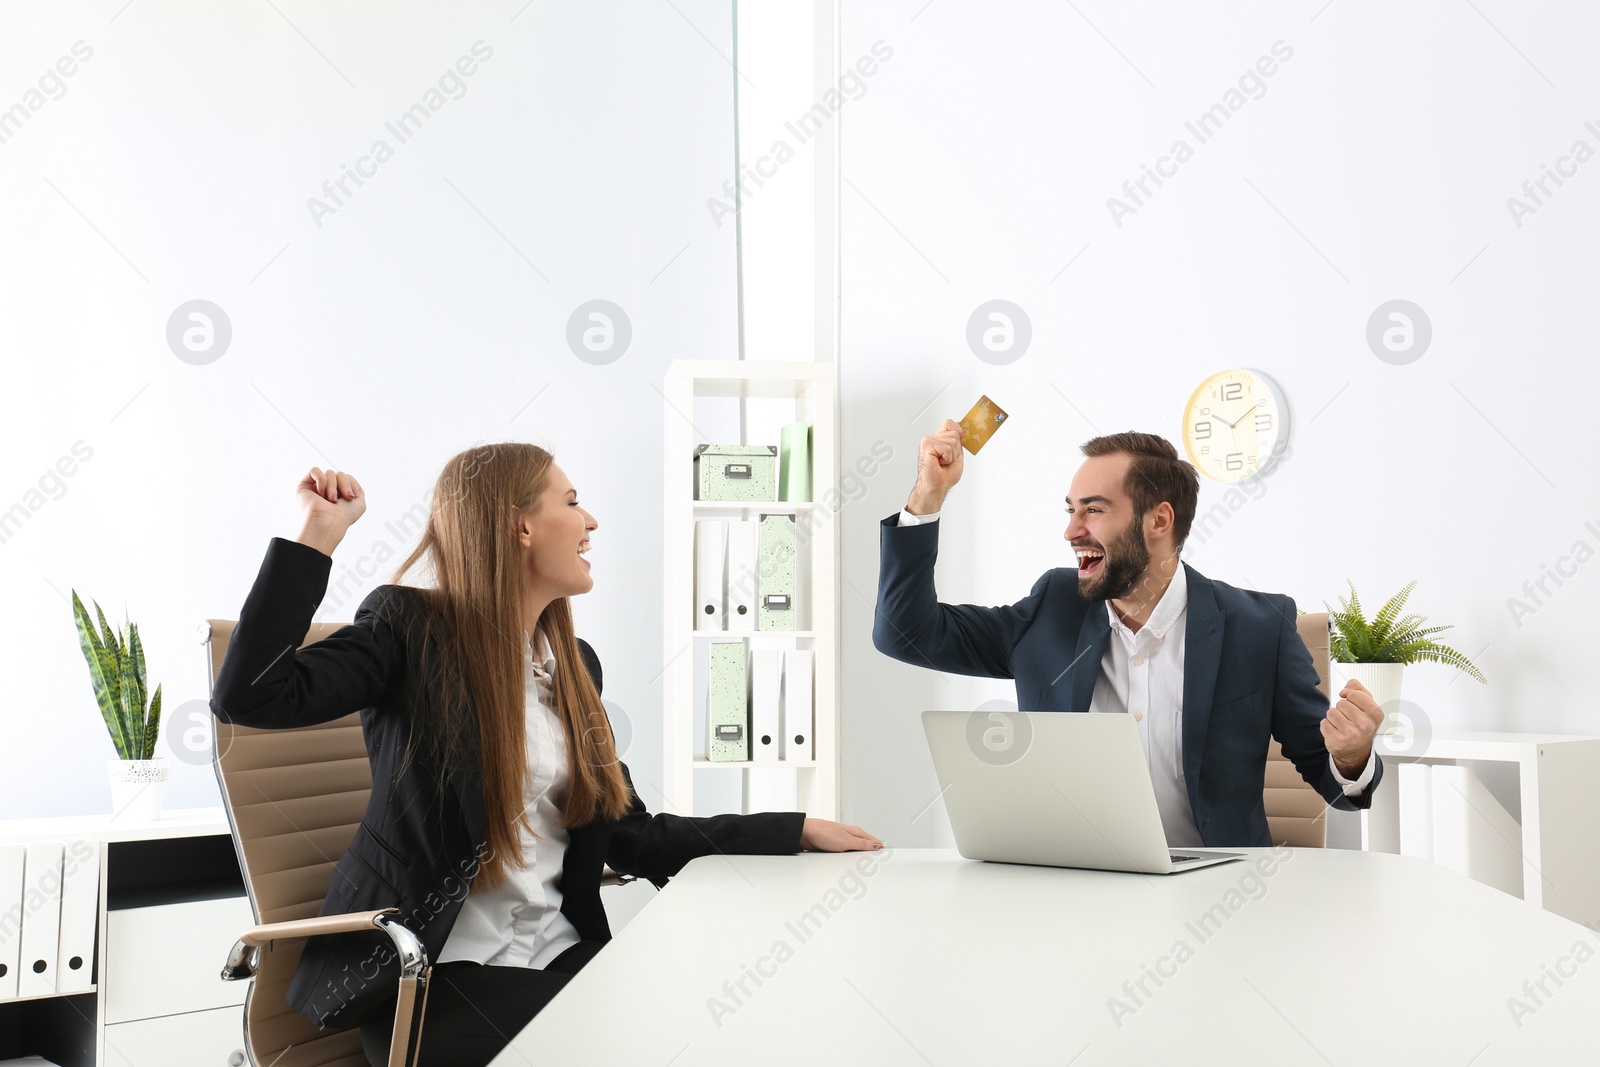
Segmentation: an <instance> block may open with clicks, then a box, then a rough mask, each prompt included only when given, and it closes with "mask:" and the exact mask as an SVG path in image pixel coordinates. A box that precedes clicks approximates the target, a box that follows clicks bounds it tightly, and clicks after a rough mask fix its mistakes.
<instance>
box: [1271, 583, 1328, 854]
mask: <svg viewBox="0 0 1600 1067" xmlns="http://www.w3.org/2000/svg"><path fill="white" fill-rule="evenodd" d="M1295 628H1296V629H1297V630H1299V632H1300V640H1302V641H1304V642H1305V645H1306V649H1307V650H1308V651H1309V652H1310V653H1311V663H1312V665H1313V666H1315V667H1316V669H1317V688H1318V689H1320V690H1322V695H1323V696H1327V695H1328V613H1327V612H1325V611H1319V612H1314V613H1312V614H1308V615H1301V616H1300V617H1299V619H1297V620H1296V623H1295ZM1262 799H1263V800H1264V801H1265V803H1266V808H1267V826H1268V828H1269V829H1270V830H1271V831H1272V843H1273V844H1275V845H1291V846H1294V847H1296V848H1323V847H1325V846H1326V845H1327V843H1328V802H1327V801H1326V800H1324V799H1323V798H1322V794H1321V793H1318V792H1317V791H1316V790H1315V789H1313V788H1312V787H1311V786H1310V785H1309V784H1308V783H1307V782H1306V780H1305V779H1304V778H1301V777H1300V772H1299V771H1297V770H1295V769H1294V764H1293V763H1290V762H1289V759H1288V757H1286V756H1285V755H1284V754H1283V750H1282V749H1281V748H1280V747H1279V746H1278V742H1277V741H1275V740H1274V741H1271V742H1269V744H1268V749H1267V777H1266V788H1265V790H1264V791H1263V794H1262Z"/></svg>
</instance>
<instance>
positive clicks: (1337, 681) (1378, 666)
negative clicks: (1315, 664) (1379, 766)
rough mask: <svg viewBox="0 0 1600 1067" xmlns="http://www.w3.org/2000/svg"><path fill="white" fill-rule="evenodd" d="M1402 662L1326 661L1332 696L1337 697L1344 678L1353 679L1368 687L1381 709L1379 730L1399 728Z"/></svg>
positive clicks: (1389, 730) (1384, 732) (1346, 679)
mask: <svg viewBox="0 0 1600 1067" xmlns="http://www.w3.org/2000/svg"><path fill="white" fill-rule="evenodd" d="M1405 669H1406V665H1405V664H1404V663H1339V662H1333V663H1330V664H1328V675H1329V679H1328V680H1329V681H1330V682H1331V683H1332V686H1331V688H1332V694H1331V695H1332V696H1333V699H1334V700H1338V699H1339V690H1341V689H1343V688H1344V684H1345V682H1347V681H1349V680H1351V679H1354V680H1356V681H1358V682H1360V683H1361V684H1362V685H1364V686H1366V687H1367V691H1368V692H1370V693H1371V694H1372V699H1373V700H1374V701H1376V702H1377V704H1378V707H1380V708H1382V709H1383V725H1382V726H1380V727H1378V733H1379V734H1391V733H1394V732H1395V731H1396V730H1397V729H1400V728H1401V724H1400V723H1399V722H1398V721H1397V720H1396V719H1395V712H1397V711H1398V710H1399V704H1400V681H1401V678H1402V676H1403V675H1404V673H1405Z"/></svg>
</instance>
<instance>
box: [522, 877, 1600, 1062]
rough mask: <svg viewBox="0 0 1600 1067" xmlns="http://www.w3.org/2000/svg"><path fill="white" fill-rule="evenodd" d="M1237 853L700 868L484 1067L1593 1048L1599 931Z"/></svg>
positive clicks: (1461, 893)
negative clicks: (1176, 862) (1095, 867)
mask: <svg viewBox="0 0 1600 1067" xmlns="http://www.w3.org/2000/svg"><path fill="white" fill-rule="evenodd" d="M1240 851H1244V852H1246V853H1247V855H1248V857H1249V858H1248V859H1247V860H1245V861H1241V862H1235V863H1230V864H1223V865H1220V866H1216V867H1211V868H1206V869H1202V870H1196V871H1189V872H1186V873H1183V874H1178V875H1170V876H1165V877H1162V876H1154V875H1152V876H1146V875H1138V874H1119V873H1112V872H1100V871H1075V870H1061V869H1055V868H1048V867H1026V866H1014V865H1008V864H989V863H975V862H971V861H968V860H964V859H962V858H961V857H960V856H959V855H958V854H956V853H955V852H953V851H950V850H943V849H938V850H911V849H901V850H895V851H892V852H890V851H886V852H884V853H876V854H871V853H844V854H817V853H808V854H804V855H800V856H738V857H726V856H713V857H707V858H704V859H700V860H696V861H694V862H693V863H691V864H690V865H689V866H688V867H686V868H685V869H684V871H683V873H682V874H680V875H679V876H678V877H677V878H675V879H674V880H673V881H672V883H671V884H670V885H668V887H667V888H666V889H665V890H663V891H662V893H661V894H660V895H659V896H658V897H657V898H656V899H655V900H653V901H652V902H651V903H650V904H649V905H648V906H647V907H646V908H645V909H644V910H643V911H642V912H640V913H639V914H638V916H636V917H635V918H634V919H633V921H632V922H631V923H630V924H629V925H628V927H627V928H626V929H624V930H623V931H622V933H621V934H620V935H619V936H618V937H617V938H616V939H615V940H614V941H613V942H612V943H611V944H610V945H608V946H607V947H606V949H605V950H604V951H603V952H601V953H600V954H599V955H598V956H597V957H596V958H595V959H594V960H593V962H591V963H590V964H589V965H588V967H586V968H585V969H584V970H583V971H582V972H580V973H579V974H578V975H577V976H576V977H575V978H574V979H573V981H572V982H571V983H570V984H569V985H568V986H567V988H566V989H565V990H563V991H562V993H561V994H560V995H559V996H558V997H557V998H556V999H555V1000H554V1001H553V1002H552V1003H551V1004H550V1006H549V1007H548V1008H547V1009H546V1010H545V1011H544V1012H542V1013H541V1014H540V1015H539V1016H538V1017H536V1018H535V1019H534V1020H533V1022H532V1023H531V1024H529V1026H528V1027H527V1028H526V1029H525V1030H524V1031H523V1032H522V1033H521V1034H520V1035H519V1036H518V1037H517V1038H516V1039H515V1040H514V1041H513V1043H512V1047H511V1048H510V1049H508V1050H507V1051H506V1052H505V1053H504V1054H503V1055H502V1056H501V1057H500V1058H499V1059H498V1060H496V1064H497V1065H499V1067H511V1065H521V1064H526V1063H530V1062H531V1063H541V1062H577V1060H576V1059H575V1058H574V1057H577V1056H580V1055H581V1056H582V1057H583V1058H584V1059H585V1060H586V1061H588V1062H596V1063H640V1064H663V1065H665V1064H669V1063H670V1064H672V1065H673V1067H690V1065H694V1064H728V1065H739V1067H748V1065H749V1064H750V1063H751V1062H760V1063H762V1064H763V1065H768V1064H776V1063H796V1064H799V1063H808V1064H809V1063H822V1062H828V1063H872V1064H902V1063H903V1064H937V1065H941V1067H942V1065H944V1064H974V1063H1040V1064H1046V1063H1048V1064H1066V1063H1070V1064H1072V1065H1073V1067H1092V1065H1099V1064H1146V1063H1168V1062H1184V1063H1213V1062H1215V1063H1229V1064H1241V1063H1263V1064H1265V1063H1272V1064H1316V1065H1326V1064H1329V1063H1335V1064H1344V1063H1362V1064H1382V1063H1395V1064H1408V1065H1410V1064H1416V1063H1430V1064H1433V1063H1437V1064H1462V1065H1465V1064H1468V1063H1471V1064H1472V1065H1473V1067H1489V1065H1491V1064H1519V1065H1520V1064H1529V1063H1540V1062H1578V1059H1580V1058H1581V1057H1577V1058H1575V1057H1576V1056H1577V1053H1578V1050H1585V1051H1584V1054H1585V1055H1586V1054H1588V1052H1589V1051H1592V1049H1593V1047H1594V1042H1595V1040H1596V1038H1597V1037H1600V1021H1597V1020H1596V1013H1595V1012H1594V1011H1593V1005H1594V1004H1595V1003H1596V1002H1597V1000H1600V962H1597V961H1596V959H1595V956H1596V953H1597V949H1600V938H1597V937H1596V935H1595V933H1594V932H1593V931H1591V930H1589V929H1587V928H1585V927H1583V926H1580V925H1578V924H1577V923H1574V922H1571V921H1570V920H1567V919H1564V918H1561V917H1560V916H1557V915H1554V914H1552V913H1550V912H1546V911H1543V910H1540V909H1538V908H1535V907H1533V906H1531V905H1528V904H1525V903H1524V902H1522V901H1520V900H1517V899H1515V898H1513V897H1510V896H1507V895H1505V894H1503V893H1501V892H1499V891H1497V890H1494V889H1491V888H1489V887H1487V886H1484V885H1481V884H1479V883H1477V882H1473V881H1471V880H1469V879H1466V878H1464V877H1462V876H1460V875H1457V874H1455V873H1453V872H1451V871H1448V870H1446V869H1444V868H1442V867H1439V866H1436V865H1434V864H1432V863H1428V862H1426V861H1422V860H1416V859H1412V858H1409V857H1403V856H1392V855H1384V854H1377V853H1363V852H1349V851H1342V850H1333V849H1329V850H1320V849H1302V850H1290V849H1280V850H1269V849H1249V850H1240ZM1541 983H1542V987H1543V988H1542V991H1541V988H1540V987H1541ZM1180 1057H1181V1058H1180Z"/></svg>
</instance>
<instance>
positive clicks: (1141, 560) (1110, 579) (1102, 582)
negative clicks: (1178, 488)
mask: <svg viewBox="0 0 1600 1067" xmlns="http://www.w3.org/2000/svg"><path fill="white" fill-rule="evenodd" d="M1142 519H1143V516H1142V515H1140V516H1135V517H1134V520H1133V521H1132V522H1130V523H1129V524H1128V528H1127V529H1126V530H1124V531H1122V533H1120V534H1118V535H1117V538H1116V540H1114V541H1112V542H1111V544H1110V545H1089V546H1086V547H1089V548H1098V549H1100V550H1101V551H1102V552H1104V553H1105V558H1104V559H1103V560H1102V561H1101V563H1100V569H1099V570H1098V571H1096V572H1095V573H1094V574H1092V575H1090V576H1089V577H1087V578H1085V577H1084V575H1083V571H1082V569H1080V570H1079V571H1078V595H1079V596H1081V597H1083V598H1084V599H1085V600H1116V599H1118V598H1119V597H1125V596H1127V595H1128V594H1129V593H1131V592H1133V587H1134V586H1135V585H1136V584H1138V581H1139V578H1140V576H1142V575H1143V574H1144V572H1145V569H1146V568H1147V567H1149V566H1150V549H1149V548H1148V547H1146V545H1145V543H1144V533H1143V531H1142V530H1141V526H1142V521H1141V520H1142Z"/></svg>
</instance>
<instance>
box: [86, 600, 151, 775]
mask: <svg viewBox="0 0 1600 1067" xmlns="http://www.w3.org/2000/svg"><path fill="white" fill-rule="evenodd" d="M94 612H95V614H96V615H97V616H99V619H100V630H99V632H96V631H95V627H94V622H93V621H91V620H90V618H89V613H88V612H87V611H85V610H84V607H83V601H81V600H79V599H78V591H77V590H76V589H74V590H73V591H72V615H73V618H74V619H75V620H76V621H77V624H78V643H79V645H81V646H82V648H83V658H84V659H86V660H88V661H89V679H90V681H92V682H93V683H94V696H95V699H96V700H97V701H99V702H100V715H101V716H102V717H103V718H104V719H105V721H106V730H107V731H108V732H109V733H110V734H111V743H112V744H113V745H115V746H116V749H117V758H119V759H125V760H135V759H138V760H145V759H153V758H154V757H155V753H156V735H157V734H158V733H160V731H161V687H160V686H159V685H158V686H156V691H155V693H154V694H148V693H147V690H146V688H145V670H144V646H143V645H142V644H140V643H139V627H137V626H135V625H134V624H133V623H131V622H127V619H126V617H124V619H123V621H124V622H125V623H126V624H127V628H128V633H127V637H126V638H124V637H123V633H122V631H121V630H113V629H112V628H111V624H110V623H108V622H107V621H106V614H105V612H103V611H101V610H100V605H99V604H98V603H95V605H94ZM147 695H148V696H149V706H148V707H146V704H145V700H146V697H147Z"/></svg>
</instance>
